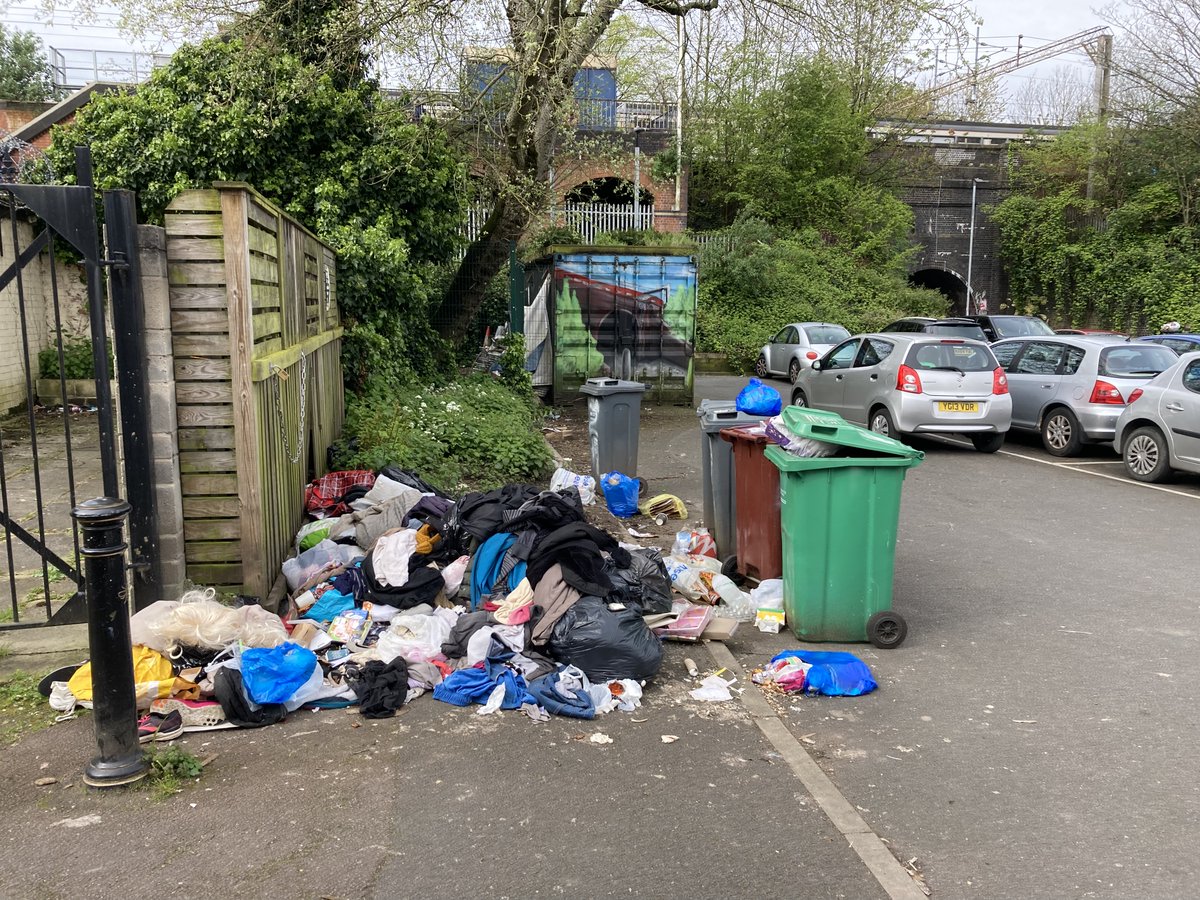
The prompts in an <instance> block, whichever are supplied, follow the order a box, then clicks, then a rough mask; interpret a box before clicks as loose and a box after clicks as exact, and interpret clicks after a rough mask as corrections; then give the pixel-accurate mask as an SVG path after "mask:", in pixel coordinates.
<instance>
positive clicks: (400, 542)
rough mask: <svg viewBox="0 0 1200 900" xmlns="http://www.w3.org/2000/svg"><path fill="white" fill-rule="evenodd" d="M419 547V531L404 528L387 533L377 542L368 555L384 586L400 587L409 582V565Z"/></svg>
mask: <svg viewBox="0 0 1200 900" xmlns="http://www.w3.org/2000/svg"><path fill="white" fill-rule="evenodd" d="M416 549H417V533H416V532H415V531H412V530H411V529H408V528H404V529H402V530H400V531H396V532H393V533H391V534H385V535H383V536H382V537H380V538H379V540H377V541H376V542H375V546H374V547H372V548H371V552H370V553H368V554H367V557H368V558H369V559H370V560H371V567H372V569H373V570H374V572H375V580H376V581H377V582H379V584H380V585H381V586H382V587H388V588H399V587H404V585H405V584H406V583H407V582H408V566H409V562H410V561H411V560H412V556H413V553H415V552H416Z"/></svg>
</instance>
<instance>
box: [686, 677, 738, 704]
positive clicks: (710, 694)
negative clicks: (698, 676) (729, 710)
mask: <svg viewBox="0 0 1200 900" xmlns="http://www.w3.org/2000/svg"><path fill="white" fill-rule="evenodd" d="M736 680H737V679H734V681H736ZM731 684H733V681H726V680H725V679H724V678H722V677H721V676H720V675H709V676H708V677H707V678H705V679H704V680H703V681H701V682H700V687H698V688H696V689H695V690H694V691H689V692H688V693H690V694H691V696H692V699H693V700H706V701H708V702H709V703H723V702H724V701H726V700H732V699H733V694H731V693H730V692H729V686H730V685H731Z"/></svg>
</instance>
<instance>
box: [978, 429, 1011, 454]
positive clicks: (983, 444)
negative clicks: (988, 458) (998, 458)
mask: <svg viewBox="0 0 1200 900" xmlns="http://www.w3.org/2000/svg"><path fill="white" fill-rule="evenodd" d="M1004 437H1005V432H1003V431H1001V432H998V433H995V434H973V435H971V443H972V444H974V445H975V449H976V450H978V451H979V452H980V453H995V452H996V451H997V450H999V449H1000V448H1001V447H1003V446H1004Z"/></svg>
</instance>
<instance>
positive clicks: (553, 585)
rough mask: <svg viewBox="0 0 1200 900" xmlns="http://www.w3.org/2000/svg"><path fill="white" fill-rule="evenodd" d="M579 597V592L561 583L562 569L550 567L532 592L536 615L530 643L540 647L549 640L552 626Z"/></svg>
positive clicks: (557, 566) (556, 566) (555, 566)
mask: <svg viewBox="0 0 1200 900" xmlns="http://www.w3.org/2000/svg"><path fill="white" fill-rule="evenodd" d="M581 596H582V595H581V594H580V593H579V591H577V590H575V588H573V587H571V586H570V585H569V584H567V583H566V582H565V581H563V577H562V568H561V567H560V566H559V565H557V564H555V565H553V566H551V567H550V568H549V570H548V571H547V572H546V574H545V575H543V576H542V580H541V581H539V582H538V584H537V587H536V588H534V591H533V606H534V611H535V613H536V615H535V617H534V619H533V632H532V634H531V635H530V640H531V642H532V643H534V644H537V645H539V646H541V645H543V644H545V643H546V641H548V640H550V634H551V633H552V632H553V631H554V624H555V623H556V622H557V621H558V620H559V619H560V618H562V615H563V613H565V612H566V611H567V610H568V609H570V608H571V607H572V606H574V605H575V603H576V601H578V600H579V598H580V597H581Z"/></svg>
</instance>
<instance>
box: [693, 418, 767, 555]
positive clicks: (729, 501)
mask: <svg viewBox="0 0 1200 900" xmlns="http://www.w3.org/2000/svg"><path fill="white" fill-rule="evenodd" d="M696 416H697V417H698V418H699V419H700V481H701V483H702V485H703V488H704V524H705V525H707V526H708V530H709V533H711V534H712V536H713V539H714V540H715V541H716V542H717V557H718V558H719V559H726V558H727V557H732V556H736V555H737V497H736V494H735V492H734V466H733V445H731V444H730V443H729V442H728V441H723V440H721V429H722V428H735V427H737V426H738V425H753V424H754V423H755V422H761V421H762V420H763V419H765V418H768V417H767V416H756V415H752V414H751V413H744V412H738V409H737V403H736V401H733V400H701V401H700V406H699V407H697V408H696Z"/></svg>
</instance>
